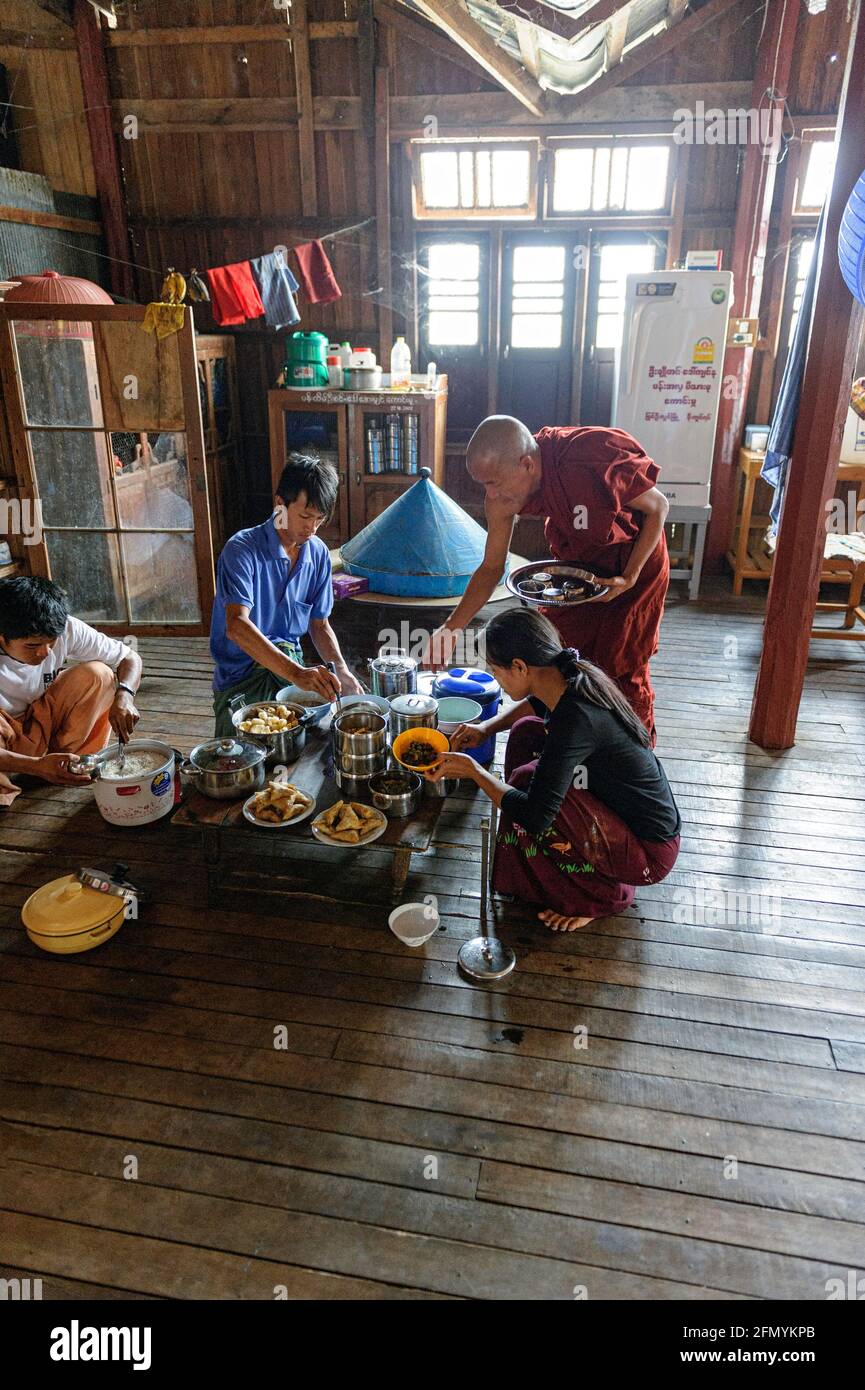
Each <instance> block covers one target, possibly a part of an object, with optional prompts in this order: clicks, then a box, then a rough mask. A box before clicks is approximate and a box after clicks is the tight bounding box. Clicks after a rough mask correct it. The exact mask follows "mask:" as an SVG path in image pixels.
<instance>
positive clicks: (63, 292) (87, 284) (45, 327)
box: [5, 270, 114, 338]
mask: <svg viewBox="0 0 865 1390" xmlns="http://www.w3.org/2000/svg"><path fill="white" fill-rule="evenodd" d="M14 278H15V279H20V282H21V283H20V284H19V285H16V286H15V288H14V289H11V290H8V291H7V292H6V300H5V302H6V303H7V304H56V305H58V306H60V305H64V304H70V305H72V304H79V305H80V304H113V303H114V300H113V299H112V298H111V295H110V294H108V293H107V292H106V291H105V290H104V289H103V288H102V286H101V285H95V284H94V283H93V281H92V280H81V279H79V278H78V276H76V275H61V274H60V272H59V271H58V270H43V272H42V274H41V275H21V276H15V277H14ZM16 332H17V333H19V334H20V333H22V332H24V333H27V334H28V335H30V336H31V337H46V338H92V337H93V330H92V328H91V326H90V324H89V323H86V322H82V323H74V322H70V321H68V320H65V319H31V320H29V321H28V322H27V327H26V328H24V321H22V320H20V319H19V320H18V321H17V327H16Z"/></svg>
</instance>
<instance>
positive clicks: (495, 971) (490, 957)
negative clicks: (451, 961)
mask: <svg viewBox="0 0 865 1390" xmlns="http://www.w3.org/2000/svg"><path fill="white" fill-rule="evenodd" d="M457 960H458V963H459V968H460V970H461V971H462V973H463V974H464V975H467V976H468V978H469V979H470V980H501V979H502V978H503V977H504V976H505V975H510V973H511V971H512V970H513V968H514V966H515V965H516V963H517V958H516V956H515V955H514V953H513V951H512V950H511V948H510V946H505V945H504V944H503V943H502V942H501V941H499V939H498V937H497V936H473V937H472V939H471V941H464V942H463V944H462V946H461V947H460V951H459V955H458V957H457Z"/></svg>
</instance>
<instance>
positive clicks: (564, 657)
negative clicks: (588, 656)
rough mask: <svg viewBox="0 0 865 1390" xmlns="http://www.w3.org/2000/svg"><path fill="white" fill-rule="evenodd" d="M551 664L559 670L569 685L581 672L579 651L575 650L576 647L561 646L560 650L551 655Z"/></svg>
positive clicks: (579, 676) (577, 678) (576, 679)
mask: <svg viewBox="0 0 865 1390" xmlns="http://www.w3.org/2000/svg"><path fill="white" fill-rule="evenodd" d="M551 664H552V665H553V666H555V668H556V670H557V671H561V673H562V675H563V676H564V678H565V680H566V681H567V682H568V684H569V685H571V684H573V682H575V681H578V680H579V679H580V678H581V676H582V674H583V672H582V667H581V666H580V653H579V652H578V651H577V649H576V647H563V648H562V650H561V651H560V652H558V653H557V655H556V656H554V657H553V660H552V663H551Z"/></svg>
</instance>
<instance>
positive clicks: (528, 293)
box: [510, 245, 565, 348]
mask: <svg viewBox="0 0 865 1390" xmlns="http://www.w3.org/2000/svg"><path fill="white" fill-rule="evenodd" d="M564 311H565V247H564V246H536V245H530V246H515V247H514V253H513V268H512V280H511V333H510V345H511V347H512V348H560V347H561V346H562V324H563V322H564Z"/></svg>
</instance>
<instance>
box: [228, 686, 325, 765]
mask: <svg viewBox="0 0 865 1390" xmlns="http://www.w3.org/2000/svg"><path fill="white" fill-rule="evenodd" d="M238 698H242V697H238ZM278 705H285V707H286V709H289V710H291V712H292V714H295V715H297V721H298V722H297V724H296V725H295V726H294V727H293V728H291V729H284V730H283V731H282V732H281V733H278V734H251V733H248V732H247V730H246V729H241V727H240V726H241V724H242V723H243V722H244V720H247V719H254V718H255V716H256V714H258V713H259V711H261V710H266V709H276V708H277V706H278ZM315 718H316V716H315V714H314V713H313V712H312V710H308V709H306V708H305V707H304V706H303V705H299V704H294V703H292V701H290V700H256V701H255V703H254V704H251V705H240V706H239V707H237V706H235V705H233V704H232V706H231V722H232V724H233V725H234V727H235V729H236V730H237V736H238V738H244V739H248V740H249V742H250V743H256V744H258V746H259V747H260V748H264V749H265V751H266V753H267V761H268V763H293V762H294V761H295V759H297V758H299V757H300V755H301V753H302V752H303V749H304V747H305V745H306V730H307V727H308V725H310V724H314V723H315Z"/></svg>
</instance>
